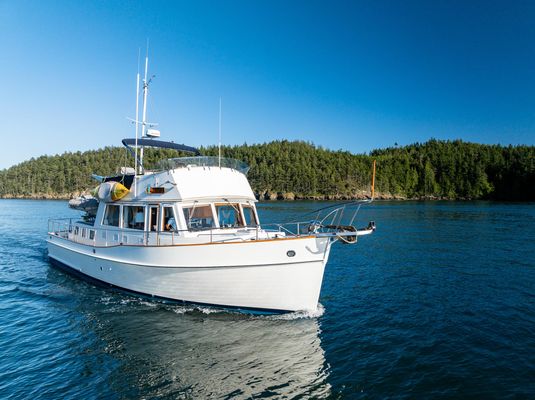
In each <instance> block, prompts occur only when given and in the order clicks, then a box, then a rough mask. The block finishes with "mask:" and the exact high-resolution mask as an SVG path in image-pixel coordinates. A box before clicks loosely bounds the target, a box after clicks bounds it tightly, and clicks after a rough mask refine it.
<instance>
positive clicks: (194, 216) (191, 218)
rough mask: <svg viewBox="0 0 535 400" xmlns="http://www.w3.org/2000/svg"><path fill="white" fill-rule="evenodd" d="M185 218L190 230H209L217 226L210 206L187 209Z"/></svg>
mask: <svg viewBox="0 0 535 400" xmlns="http://www.w3.org/2000/svg"><path fill="white" fill-rule="evenodd" d="M183 210H184V218H185V219H186V225H187V226H188V229H189V230H192V231H195V230H201V229H209V228H212V227H214V226H215V224H214V216H213V215H212V207H210V206H196V207H185V208H183Z"/></svg>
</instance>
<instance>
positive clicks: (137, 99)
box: [134, 49, 141, 197]
mask: <svg viewBox="0 0 535 400" xmlns="http://www.w3.org/2000/svg"><path fill="white" fill-rule="evenodd" d="M140 53H141V49H138V53H137V76H136V122H135V124H136V147H135V148H136V149H135V156H134V197H136V196H137V174H138V170H137V168H138V165H137V137H138V132H139V59H140V56H141V54H140Z"/></svg>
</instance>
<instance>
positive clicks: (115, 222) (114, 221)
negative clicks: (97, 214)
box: [102, 204, 120, 226]
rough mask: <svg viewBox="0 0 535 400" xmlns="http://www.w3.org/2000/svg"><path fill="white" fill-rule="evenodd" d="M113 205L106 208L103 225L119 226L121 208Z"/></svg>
mask: <svg viewBox="0 0 535 400" xmlns="http://www.w3.org/2000/svg"><path fill="white" fill-rule="evenodd" d="M119 207H120V206H116V205H113V204H109V205H107V206H106V213H105V214H104V221H103V223H102V224H103V225H110V226H119V210H120V208H119Z"/></svg>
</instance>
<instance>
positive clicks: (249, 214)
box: [242, 205, 258, 227]
mask: <svg viewBox="0 0 535 400" xmlns="http://www.w3.org/2000/svg"><path fill="white" fill-rule="evenodd" d="M242 208H243V217H244V219H245V226H254V227H256V226H257V225H258V221H257V220H256V214H255V212H254V208H253V207H252V206H246V205H243V206H242Z"/></svg>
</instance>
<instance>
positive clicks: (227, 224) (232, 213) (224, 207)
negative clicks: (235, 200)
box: [216, 204, 243, 228]
mask: <svg viewBox="0 0 535 400" xmlns="http://www.w3.org/2000/svg"><path fill="white" fill-rule="evenodd" d="M216 211H217V219H218V221H219V227H220V228H234V227H238V226H243V221H242V218H241V215H240V208H239V207H238V205H237V204H220V205H217V206H216Z"/></svg>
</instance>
